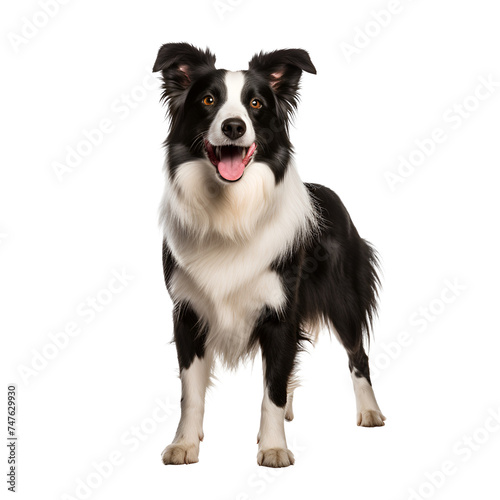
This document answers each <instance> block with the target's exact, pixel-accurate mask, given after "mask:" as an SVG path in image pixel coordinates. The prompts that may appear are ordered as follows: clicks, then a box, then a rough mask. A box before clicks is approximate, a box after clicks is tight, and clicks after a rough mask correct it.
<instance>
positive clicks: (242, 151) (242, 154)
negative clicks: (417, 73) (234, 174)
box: [241, 148, 247, 160]
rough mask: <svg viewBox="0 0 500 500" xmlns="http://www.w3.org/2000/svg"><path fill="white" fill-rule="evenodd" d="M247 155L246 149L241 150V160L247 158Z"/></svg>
mask: <svg viewBox="0 0 500 500" xmlns="http://www.w3.org/2000/svg"><path fill="white" fill-rule="evenodd" d="M246 154H247V150H246V148H241V159H242V160H243V158H245V156H246Z"/></svg>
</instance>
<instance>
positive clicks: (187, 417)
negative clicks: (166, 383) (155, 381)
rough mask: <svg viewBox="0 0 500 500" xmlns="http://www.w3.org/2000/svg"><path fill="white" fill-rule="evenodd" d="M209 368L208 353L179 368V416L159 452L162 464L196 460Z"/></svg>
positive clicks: (210, 364) (201, 437)
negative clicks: (171, 438)
mask: <svg viewBox="0 0 500 500" xmlns="http://www.w3.org/2000/svg"><path fill="white" fill-rule="evenodd" d="M211 371H212V358H211V356H210V355H207V356H204V357H203V358H202V359H200V358H197V357H195V359H194V360H193V362H192V363H191V365H190V366H189V368H188V369H183V370H182V371H181V382H182V403H181V419H180V422H179V426H178V428H177V432H176V434H175V438H174V441H173V443H172V444H171V445H169V446H167V447H166V448H165V449H164V450H163V452H162V455H163V462H164V463H165V464H179V463H193V462H197V461H198V452H199V447H200V441H201V440H202V439H203V415H204V413H205V393H206V390H207V387H208V385H209V383H210V374H211Z"/></svg>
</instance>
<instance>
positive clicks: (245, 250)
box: [161, 160, 314, 365]
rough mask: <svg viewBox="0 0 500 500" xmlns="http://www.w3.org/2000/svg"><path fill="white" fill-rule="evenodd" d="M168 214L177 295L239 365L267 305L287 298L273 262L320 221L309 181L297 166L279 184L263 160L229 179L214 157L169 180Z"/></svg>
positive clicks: (211, 344) (210, 343) (164, 213)
mask: <svg viewBox="0 0 500 500" xmlns="http://www.w3.org/2000/svg"><path fill="white" fill-rule="evenodd" d="M167 179H168V176H167ZM161 221H162V224H163V229H164V233H165V237H166V239H167V243H168V245H169V247H170V249H171V251H172V254H173V256H174V258H175V260H176V264H177V267H176V269H175V271H174V273H173V275H172V278H171V282H170V285H171V286H170V289H171V294H172V298H173V300H174V302H183V301H186V302H189V304H190V305H191V307H192V308H193V309H194V310H195V312H196V313H197V314H198V315H199V317H200V319H201V321H202V322H203V323H204V324H205V325H206V326H207V327H208V337H207V348H208V349H212V350H213V351H214V352H215V353H217V354H221V355H222V358H223V360H224V361H225V362H226V363H227V364H228V365H235V364H236V363H237V361H238V360H239V359H241V358H242V357H243V356H244V355H246V354H248V353H247V347H248V341H249V338H250V335H251V333H252V330H253V328H254V326H255V322H256V320H257V319H258V317H259V314H260V312H261V311H262V309H263V308H264V307H265V306H268V307H270V308H272V309H274V310H277V311H280V310H281V309H282V308H283V306H284V305H285V300H286V298H285V292H284V289H283V284H282V282H281V279H280V277H279V276H278V275H277V274H276V273H275V272H274V271H273V270H272V269H271V268H270V266H271V263H273V262H274V261H276V260H277V259H279V258H280V257H281V256H284V255H285V254H286V252H287V251H288V250H289V249H290V248H291V247H292V245H293V244H294V242H296V241H297V240H298V239H300V238H303V237H304V236H305V234H306V233H307V232H308V231H309V230H310V228H311V224H313V223H314V211H313V208H312V205H311V201H310V199H309V196H308V193H307V190H306V188H305V186H304V185H303V183H302V182H301V181H300V178H299V177H298V174H297V172H296V170H295V168H294V167H293V165H290V168H289V170H288V172H287V174H286V176H285V178H284V180H283V181H282V182H281V183H280V184H279V185H278V186H275V182H274V176H273V174H272V172H271V171H270V169H269V168H268V167H267V165H265V164H261V163H252V164H251V165H250V166H249V168H248V171H246V172H245V175H244V176H243V178H242V179H241V180H240V181H238V182H237V183H235V184H231V185H222V184H221V183H220V182H219V181H218V180H217V179H216V178H214V175H213V167H212V166H211V165H210V164H208V165H206V164H205V162H204V161H203V160H202V161H197V162H190V163H186V164H184V165H182V166H181V167H179V168H178V170H177V174H176V176H175V178H174V180H173V181H170V180H167V185H166V190H165V197H164V200H163V203H162V207H161Z"/></svg>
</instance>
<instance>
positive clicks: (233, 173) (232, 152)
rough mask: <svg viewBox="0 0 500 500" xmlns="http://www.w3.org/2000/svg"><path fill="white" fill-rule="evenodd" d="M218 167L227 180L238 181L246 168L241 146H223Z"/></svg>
mask: <svg viewBox="0 0 500 500" xmlns="http://www.w3.org/2000/svg"><path fill="white" fill-rule="evenodd" d="M217 168H218V169H219V174H220V175H222V177H224V179H226V180H227V181H237V180H238V179H239V178H240V177H241V176H242V175H243V170H245V164H244V163H243V161H242V159H241V150H240V148H232V147H225V148H221V155H220V161H219V165H218V166H217Z"/></svg>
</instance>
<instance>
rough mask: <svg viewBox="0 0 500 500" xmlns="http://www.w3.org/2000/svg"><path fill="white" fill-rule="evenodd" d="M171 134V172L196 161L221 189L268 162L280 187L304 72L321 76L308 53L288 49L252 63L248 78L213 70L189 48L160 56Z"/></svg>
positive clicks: (172, 48)
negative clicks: (222, 184)
mask: <svg viewBox="0 0 500 500" xmlns="http://www.w3.org/2000/svg"><path fill="white" fill-rule="evenodd" d="M153 71H161V72H162V77H163V89H164V93H163V98H164V99H165V100H166V101H167V102H168V111H169V116H170V118H171V129H170V133H169V136H168V139H167V145H168V150H169V151H168V152H169V168H170V169H171V173H173V172H174V171H175V169H176V168H177V167H178V166H179V165H181V164H182V163H185V162H187V161H191V160H192V159H193V158H200V159H206V160H207V162H206V164H207V168H211V169H212V170H213V172H214V176H217V177H218V178H219V179H220V180H221V181H222V182H236V181H238V180H239V179H241V178H242V176H243V174H244V171H245V168H246V167H247V166H248V165H249V164H250V163H251V161H252V160H253V159H255V160H257V161H262V162H265V163H266V164H267V165H268V166H269V168H271V170H272V171H273V173H274V176H275V179H276V181H277V182H279V181H280V180H281V179H282V178H283V175H284V172H285V170H286V166H287V164H288V161H289V159H290V154H291V144H290V142H289V139H288V124H289V120H290V115H291V113H292V112H293V110H294V109H295V107H296V105H297V98H298V88H299V80H300V76H301V74H302V71H307V72H309V73H316V70H315V68H314V66H313V64H312V62H311V60H310V58H309V55H308V54H307V52H305V51H304V50H301V49H287V50H278V51H275V52H270V53H267V54H263V53H261V54H258V55H255V56H254V57H253V58H252V60H251V61H250V63H249V69H248V70H245V71H235V72H233V71H226V70H222V69H216V68H215V56H214V55H213V54H211V53H210V52H209V51H208V50H206V51H201V50H199V49H197V48H195V47H193V46H192V45H189V44H186V43H173V44H166V45H163V46H162V47H161V48H160V51H159V52H158V57H157V60H156V63H155V65H154V68H153Z"/></svg>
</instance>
